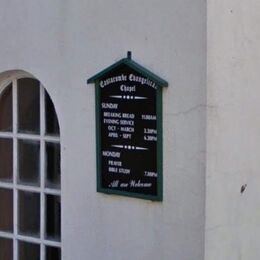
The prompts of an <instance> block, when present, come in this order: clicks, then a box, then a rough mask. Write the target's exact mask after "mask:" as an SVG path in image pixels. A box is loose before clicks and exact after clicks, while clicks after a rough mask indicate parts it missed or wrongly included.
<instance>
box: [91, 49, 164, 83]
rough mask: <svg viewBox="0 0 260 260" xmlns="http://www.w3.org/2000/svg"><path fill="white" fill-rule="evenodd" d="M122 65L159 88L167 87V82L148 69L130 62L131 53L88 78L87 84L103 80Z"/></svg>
mask: <svg viewBox="0 0 260 260" xmlns="http://www.w3.org/2000/svg"><path fill="white" fill-rule="evenodd" d="M122 65H126V66H128V67H129V68H131V69H133V70H134V71H136V72H138V73H140V74H141V75H142V76H143V77H146V78H148V79H150V80H152V81H154V83H155V84H156V85H158V86H160V87H167V86H168V82H167V81H165V80H164V79H162V78H160V77H159V76H157V75H155V74H154V73H153V72H151V71H149V70H148V69H146V68H144V67H143V66H141V65H139V64H138V63H136V62H135V61H133V60H132V57H131V52H128V53H127V58H124V59H121V60H119V61H118V62H116V63H114V64H113V65H111V66H109V67H108V68H106V69H104V70H102V71H101V72H99V73H97V74H96V75H94V76H93V77H91V78H89V79H88V81H87V83H95V82H96V81H98V80H100V79H102V78H104V77H105V76H106V74H109V73H110V72H111V71H114V70H116V69H117V68H119V67H121V66H122Z"/></svg>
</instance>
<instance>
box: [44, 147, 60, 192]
mask: <svg viewBox="0 0 260 260" xmlns="http://www.w3.org/2000/svg"><path fill="white" fill-rule="evenodd" d="M46 186H47V187H49V188H59V187H60V144H57V143H46Z"/></svg>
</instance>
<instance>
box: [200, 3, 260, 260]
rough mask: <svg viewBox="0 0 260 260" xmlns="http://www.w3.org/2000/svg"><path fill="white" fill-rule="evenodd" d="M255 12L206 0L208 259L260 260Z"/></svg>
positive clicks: (259, 48)
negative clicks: (243, 186) (242, 190)
mask: <svg viewBox="0 0 260 260" xmlns="http://www.w3.org/2000/svg"><path fill="white" fill-rule="evenodd" d="M259 14H260V2H259V1H257V0H248V1H236V0H219V1H214V0H210V1H208V119H207V122H208V133H207V143H208V145H207V196H206V198H207V206H206V220H207V221H206V257H205V259H207V260H258V259H260V247H259V241H260V189H259V184H260V171H259V169H260V160H259V158H260V145H259V144H260V102H259V100H260V30H259V24H260V15H259ZM245 184H247V187H246V189H245V191H244V192H243V193H242V194H241V193H240V190H241V186H242V185H245Z"/></svg>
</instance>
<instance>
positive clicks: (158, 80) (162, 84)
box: [87, 55, 168, 201]
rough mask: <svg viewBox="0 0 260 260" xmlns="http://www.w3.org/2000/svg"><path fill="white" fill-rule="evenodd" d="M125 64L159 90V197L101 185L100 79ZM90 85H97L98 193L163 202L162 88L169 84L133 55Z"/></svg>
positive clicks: (157, 93)
mask: <svg viewBox="0 0 260 260" xmlns="http://www.w3.org/2000/svg"><path fill="white" fill-rule="evenodd" d="M122 64H125V65H127V66H129V67H130V68H131V69H133V70H135V71H137V72H138V73H140V74H141V75H143V76H145V77H147V78H148V79H150V80H152V81H154V82H155V83H156V84H157V86H158V88H157V90H156V119H157V174H158V180H157V195H156V196H153V195H146V194H141V193H134V192H126V191H120V190H112V189H106V188H102V183H101V179H102V178H101V174H102V173H101V170H102V169H101V168H102V167H101V163H102V158H101V148H102V147H101V146H102V144H101V114H100V113H101V112H100V110H101V107H100V103H101V92H100V79H101V78H103V77H105V75H106V74H107V73H109V72H110V71H111V70H114V69H116V68H117V67H118V66H121V65H122ZM87 82H88V83H95V98H96V102H95V105H96V168H97V191H98V192H101V193H105V194H113V195H121V196H122V195H123V196H128V197H134V198H140V199H145V200H151V201H162V200H163V134H162V133H163V103H162V87H166V86H168V83H167V82H166V81H165V80H163V79H161V78H160V77H158V76H156V75H155V74H153V73H152V72H150V71H148V70H147V69H145V68H143V67H142V66H140V65H139V64H137V63H136V62H134V61H133V60H131V55H128V58H125V59H122V60H120V61H119V62H117V63H115V64H113V65H111V66H110V67H108V68H106V69H105V70H103V71H101V72H100V73H98V74H96V75H95V76H93V77H91V78H90V79H89V80H88V81H87Z"/></svg>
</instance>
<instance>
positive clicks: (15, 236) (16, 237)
mask: <svg viewBox="0 0 260 260" xmlns="http://www.w3.org/2000/svg"><path fill="white" fill-rule="evenodd" d="M21 78H32V79H35V78H34V77H33V76H32V75H30V74H28V73H24V72H18V73H12V75H11V76H8V78H6V79H5V80H3V81H1V82H0V95H1V93H2V91H4V90H5V88H6V87H8V86H9V84H10V83H12V87H13V89H12V90H13V91H12V95H13V96H12V100H13V102H12V110H13V120H12V122H13V125H12V127H13V129H12V131H11V132H1V131H0V137H1V138H10V139H12V140H13V182H12V183H7V182H1V181H0V188H7V189H11V190H13V191H14V192H13V233H8V232H2V231H0V237H2V238H7V239H12V240H13V260H19V259H18V257H19V256H18V253H19V248H18V243H19V241H22V242H29V243H36V244H38V245H40V260H45V258H46V255H45V253H46V249H45V247H46V246H52V247H58V248H60V249H62V246H61V242H57V241H54V240H48V239H46V237H45V230H46V229H45V225H46V223H45V213H46V212H45V209H46V207H45V204H46V201H45V197H46V195H56V196H59V197H60V199H61V189H53V188H46V187H45V180H46V176H45V164H46V160H45V145H46V142H52V143H59V144H60V136H50V135H45V126H46V124H45V95H44V91H45V90H46V89H45V88H44V87H43V85H42V84H41V83H40V134H27V133H26V134H24V133H19V132H18V102H17V100H18V99H17V97H18V95H17V93H18V90H17V89H18V85H17V82H18V80H19V79H21ZM46 91H47V90H46ZM18 140H37V141H39V142H40V186H39V187H35V186H27V185H22V184H19V183H18ZM19 191H28V192H37V193H38V194H40V237H39V238H35V237H29V236H25V235H21V234H19V233H18V192H19Z"/></svg>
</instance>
